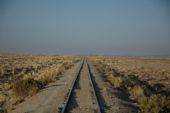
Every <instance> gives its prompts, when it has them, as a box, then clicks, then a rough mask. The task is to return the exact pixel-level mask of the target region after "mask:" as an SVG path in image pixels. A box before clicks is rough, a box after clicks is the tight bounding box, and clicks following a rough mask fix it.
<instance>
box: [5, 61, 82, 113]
mask: <svg viewBox="0 0 170 113" xmlns="http://www.w3.org/2000/svg"><path fill="white" fill-rule="evenodd" d="M81 63H82V62H79V63H77V64H76V65H75V66H74V67H72V68H71V69H69V70H68V71H66V72H65V73H64V74H63V75H62V77H61V78H60V79H59V80H58V81H56V82H54V83H51V84H49V85H48V86H47V87H46V88H45V89H43V90H41V91H40V92H39V93H37V94H36V95H34V96H32V97H31V98H29V99H28V100H26V101H25V102H23V103H21V104H19V105H17V106H16V107H15V108H13V109H14V110H9V111H8V113H58V111H59V110H58V108H59V107H61V106H62V105H61V104H62V103H63V102H64V98H65V97H64V96H65V95H66V94H67V92H68V89H69V87H70V85H71V83H72V81H73V80H74V78H75V76H76V75H77V73H78V71H79V68H80V67H81Z"/></svg>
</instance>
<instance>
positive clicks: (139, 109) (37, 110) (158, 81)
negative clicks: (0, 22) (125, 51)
mask: <svg viewBox="0 0 170 113" xmlns="http://www.w3.org/2000/svg"><path fill="white" fill-rule="evenodd" d="M169 112H170V57H153V56H152V57H149V56H145V57H131V56H69V55H67V56H63V55H30V54H9V53H8V54H7V53H1V54H0V113H169Z"/></svg>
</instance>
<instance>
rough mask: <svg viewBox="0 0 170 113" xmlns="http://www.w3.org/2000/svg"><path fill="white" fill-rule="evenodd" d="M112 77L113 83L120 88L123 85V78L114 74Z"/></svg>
mask: <svg viewBox="0 0 170 113" xmlns="http://www.w3.org/2000/svg"><path fill="white" fill-rule="evenodd" d="M109 77H110V78H111V79H110V81H111V83H112V84H113V85H114V87H115V88H120V87H121V86H122V82H123V81H122V78H121V77H116V76H113V75H112V74H111V75H110V76H109Z"/></svg>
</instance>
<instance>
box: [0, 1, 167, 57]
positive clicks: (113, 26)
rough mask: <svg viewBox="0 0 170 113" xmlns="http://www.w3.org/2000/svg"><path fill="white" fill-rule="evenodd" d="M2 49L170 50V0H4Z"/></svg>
mask: <svg viewBox="0 0 170 113" xmlns="http://www.w3.org/2000/svg"><path fill="white" fill-rule="evenodd" d="M0 52H25V53H50V54H113V55H170V0H102V1H101V0H89V1H88V0H0Z"/></svg>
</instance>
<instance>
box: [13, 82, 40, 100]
mask: <svg viewBox="0 0 170 113" xmlns="http://www.w3.org/2000/svg"><path fill="white" fill-rule="evenodd" d="M39 85H40V84H39V83H38V81H35V80H34V79H27V80H15V82H14V83H13V92H14V94H15V95H16V96H18V97H26V96H28V95H32V94H34V93H36V92H37V91H38V90H39Z"/></svg>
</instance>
